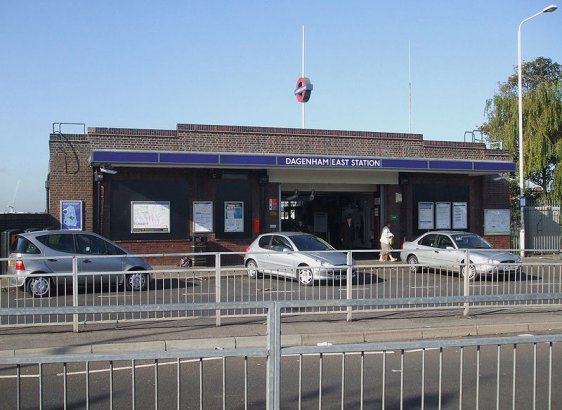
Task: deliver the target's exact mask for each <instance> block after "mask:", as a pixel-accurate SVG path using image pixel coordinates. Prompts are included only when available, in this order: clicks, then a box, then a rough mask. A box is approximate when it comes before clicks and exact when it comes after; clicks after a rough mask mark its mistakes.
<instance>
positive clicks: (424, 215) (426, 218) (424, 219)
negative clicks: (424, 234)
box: [418, 202, 434, 230]
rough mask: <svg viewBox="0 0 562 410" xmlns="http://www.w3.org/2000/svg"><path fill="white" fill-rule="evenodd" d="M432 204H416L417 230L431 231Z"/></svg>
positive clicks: (432, 223) (432, 224) (432, 222)
mask: <svg viewBox="0 0 562 410" xmlns="http://www.w3.org/2000/svg"><path fill="white" fill-rule="evenodd" d="M433 226H434V221H433V202H418V229H419V230H423V229H433Z"/></svg>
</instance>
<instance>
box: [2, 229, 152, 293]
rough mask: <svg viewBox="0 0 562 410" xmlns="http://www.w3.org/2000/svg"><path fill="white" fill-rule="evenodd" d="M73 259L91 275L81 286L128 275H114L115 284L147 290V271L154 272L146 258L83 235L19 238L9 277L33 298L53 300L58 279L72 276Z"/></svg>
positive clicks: (33, 234)
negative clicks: (97, 280) (50, 297)
mask: <svg viewBox="0 0 562 410" xmlns="http://www.w3.org/2000/svg"><path fill="white" fill-rule="evenodd" d="M73 256H75V257H76V259H77V264H78V266H77V268H78V273H80V272H88V274H91V275H79V276H78V278H79V281H78V283H79V284H80V283H82V282H85V281H86V280H90V281H92V280H95V279H101V277H102V275H98V276H97V278H96V277H95V275H96V273H108V272H128V273H126V274H123V273H120V274H116V275H111V280H116V281H117V282H118V283H123V282H124V283H125V285H126V287H127V289H129V290H144V289H146V288H147V286H148V282H149V280H150V276H149V273H148V272H147V271H150V270H152V268H151V266H150V265H149V264H148V263H147V262H146V261H145V260H144V259H143V258H141V257H138V256H134V255H132V254H131V253H130V252H129V251H127V250H126V249H123V248H122V247H120V246H119V245H117V244H115V243H113V242H111V241H110V240H108V239H106V238H104V237H102V236H100V235H98V234H95V233H92V232H83V231H68V230H58V231H35V232H27V233H22V234H19V235H18V236H17V237H16V240H15V241H14V244H13V246H12V250H11V253H10V256H9V258H10V259H9V260H8V270H7V274H8V275H12V276H11V278H10V282H11V284H12V285H16V286H20V287H23V288H24V289H26V290H28V291H29V292H30V293H31V294H32V295H33V296H35V297H45V296H50V295H51V292H52V287H53V285H55V283H56V282H57V280H56V278H59V277H61V276H64V277H71V276H72V261H73V258H72V257H73ZM52 274H57V275H56V276H52ZM58 274H65V275H58ZM92 275H93V276H92ZM104 277H105V278H106V279H107V276H104Z"/></svg>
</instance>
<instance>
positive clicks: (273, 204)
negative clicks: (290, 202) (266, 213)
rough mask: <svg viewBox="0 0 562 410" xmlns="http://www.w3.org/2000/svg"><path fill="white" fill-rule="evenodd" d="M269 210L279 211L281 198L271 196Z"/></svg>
mask: <svg viewBox="0 0 562 410" xmlns="http://www.w3.org/2000/svg"><path fill="white" fill-rule="evenodd" d="M269 210H270V211H278V210H279V199H277V198H269Z"/></svg>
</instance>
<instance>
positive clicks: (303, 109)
mask: <svg viewBox="0 0 562 410" xmlns="http://www.w3.org/2000/svg"><path fill="white" fill-rule="evenodd" d="M301 77H303V78H304V24H303V26H302V57H301ZM305 105H306V104H305V103H302V104H301V106H302V112H301V128H306V127H305V108H304V106H305Z"/></svg>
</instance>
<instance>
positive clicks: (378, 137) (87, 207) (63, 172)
mask: <svg viewBox="0 0 562 410" xmlns="http://www.w3.org/2000/svg"><path fill="white" fill-rule="evenodd" d="M49 149H50V163H49V167H50V174H49V183H50V196H49V212H50V214H51V215H52V216H53V217H54V218H56V219H58V218H59V214H60V201H61V200H62V199H65V200H82V201H84V218H85V220H84V226H85V229H86V230H94V231H98V232H100V233H102V234H104V235H106V236H108V237H112V233H111V226H110V211H111V209H110V196H111V181H112V180H113V181H117V180H125V179H127V178H128V179H135V180H147V181H148V180H167V181H170V180H175V179H178V180H184V181H188V185H189V187H190V188H189V198H190V200H208V199H209V198H212V197H213V195H215V192H216V189H217V188H216V181H215V180H214V179H213V178H214V177H213V175H212V173H213V170H212V169H207V168H189V169H186V168H182V169H175V168H168V169H162V168H159V169H154V168H150V167H144V168H140V167H136V168H135V167H132V168H120V169H119V173H118V174H117V175H115V176H113V175H112V176H107V175H106V176H104V177H105V178H104V180H103V181H102V182H99V183H98V182H96V181H94V169H93V168H92V166H91V165H90V163H89V157H90V154H91V152H92V150H112V149H113V150H132V151H151V150H155V151H163V152H205V153H221V152H230V153H255V154H261V153H263V154H266V153H269V154H299V155H337V156H367V157H385V158H419V159H462V160H476V161H478V160H486V161H506V162H509V161H510V160H511V158H510V157H509V154H508V152H507V151H502V150H488V149H486V147H485V145H484V144H481V143H461V142H451V141H424V140H423V136H422V135H420V134H403V133H385V132H361V131H341V130H340V131H338V130H315V129H295V128H270V127H245V126H221V125H198V124H178V125H177V129H176V130H151V129H132V128H97V127H93V128H88V131H87V134H85V135H82V134H64V135H63V134H52V135H51V137H50V142H49ZM260 172H261V171H260V170H255V172H253V171H251V170H250V171H249V183H251V184H252V193H251V198H252V199H251V202H252V206H251V207H252V215H251V217H252V222H253V220H254V219H258V220H259V221H260V223H261V230H262V231H263V230H265V229H267V227H269V226H273V225H274V224H275V223H276V218H277V217H276V216H275V215H274V214H272V213H268V212H266V207H267V204H265V203H264V201H265V200H266V198H271V197H277V195H278V190H279V184H274V183H269V184H265V185H260V184H259V182H258V179H259V175H260ZM403 175H404V176H405V177H407V179H408V181H409V182H408V183H407V184H404V185H387V186H385V187H384V188H385V189H384V192H385V195H384V198H381V200H382V201H384V208H385V209H386V212H387V214H388V215H391V214H392V215H396V216H397V221H396V222H395V224H394V225H395V226H393V228H392V229H393V231H394V232H395V233H396V232H398V233H399V235H400V236H399V237H400V239H401V240H402V239H412V238H411V236H412V235H413V232H414V231H415V227H414V226H413V221H412V218H411V215H412V213H413V212H414V210H413V203H412V200H413V197H412V192H413V186H414V185H416V184H430V185H431V184H461V185H463V186H466V187H468V189H469V191H470V198H471V206H470V215H469V221H470V226H469V230H472V231H474V232H476V233H480V234H481V233H483V232H481V231H482V229H483V228H482V227H483V209H484V208H509V202H508V201H509V199H508V192H507V184H505V181H495V180H494V179H493V178H491V177H487V176H481V175H480V176H479V175H475V176H471V175H468V174H455V175H449V174H445V173H441V174H440V173H421V172H420V173H413V172H408V173H403ZM376 195H378V193H377V194H376ZM397 198H402V200H401V201H397ZM378 228H379V226H378V225H377V229H378ZM253 233H254V234H255V232H253ZM190 235H191V233H190V232H189V231H188V232H185V238H186V239H189V238H190ZM209 239H210V242H209V244H208V249H209V250H215V251H221V250H232V251H243V250H244V249H245V246H246V245H247V243H248V242H249V239H244V240H225V239H217V238H215V237H214V235H210V236H209ZM488 239H490V240H491V242H493V243H494V244H496V245H499V244H501V245H503V244H505V243H506V242H505V241H507V243H509V237H507V238H504V237H491V238H488ZM123 244H124V245H125V246H126V247H128V248H129V249H131V250H133V251H135V252H138V253H147V252H148V251H150V253H160V252H161V251H162V253H170V252H189V251H190V250H191V249H192V248H191V243H190V242H188V241H187V240H162V241H150V243H148V242H147V241H123ZM501 247H508V246H501Z"/></svg>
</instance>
